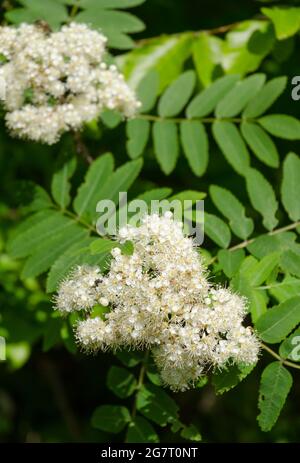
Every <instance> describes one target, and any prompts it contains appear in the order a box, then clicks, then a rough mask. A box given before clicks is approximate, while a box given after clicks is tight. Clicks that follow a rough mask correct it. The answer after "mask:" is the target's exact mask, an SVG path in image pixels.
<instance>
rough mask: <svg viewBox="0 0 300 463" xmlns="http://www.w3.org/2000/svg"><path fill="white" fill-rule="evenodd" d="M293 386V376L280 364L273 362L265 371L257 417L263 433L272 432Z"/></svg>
mask: <svg viewBox="0 0 300 463" xmlns="http://www.w3.org/2000/svg"><path fill="white" fill-rule="evenodd" d="M292 384H293V378H292V375H291V374H290V372H289V371H288V370H287V369H286V368H284V366H282V364H281V363H280V362H272V363H270V364H269V365H268V366H267V367H266V368H265V369H264V371H263V373H262V376H261V382H260V389H259V399H258V407H259V410H260V414H259V415H258V417H257V419H258V423H259V426H260V427H261V429H262V431H270V430H271V429H272V427H273V426H274V424H275V423H276V421H277V419H278V417H279V414H280V412H281V409H282V407H283V405H284V403H285V401H286V398H287V395H288V393H289V391H290V389H291V387H292Z"/></svg>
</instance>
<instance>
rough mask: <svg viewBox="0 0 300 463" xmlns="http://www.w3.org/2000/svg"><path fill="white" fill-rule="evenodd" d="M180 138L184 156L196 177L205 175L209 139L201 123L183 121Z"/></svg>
mask: <svg viewBox="0 0 300 463" xmlns="http://www.w3.org/2000/svg"><path fill="white" fill-rule="evenodd" d="M180 138H181V143H182V147H183V151H184V154H185V156H186V158H187V160H188V163H189V165H190V168H191V169H192V171H193V172H194V174H195V175H197V176H201V175H203V174H204V172H205V171H206V168H207V164H208V137H207V134H206V131H205V127H204V125H203V124H202V123H201V122H200V121H183V122H181V124H180Z"/></svg>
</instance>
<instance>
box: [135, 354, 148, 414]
mask: <svg viewBox="0 0 300 463" xmlns="http://www.w3.org/2000/svg"><path fill="white" fill-rule="evenodd" d="M148 357H149V351H148V350H147V351H146V352H145V356H144V358H143V362H142V365H141V369H140V374H139V379H138V383H137V387H136V390H137V392H136V394H135V398H134V402H133V406H132V411H131V416H132V418H134V417H135V415H136V402H137V394H138V392H139V391H140V389H141V387H142V386H143V384H144V379H145V374H146V363H147V360H148Z"/></svg>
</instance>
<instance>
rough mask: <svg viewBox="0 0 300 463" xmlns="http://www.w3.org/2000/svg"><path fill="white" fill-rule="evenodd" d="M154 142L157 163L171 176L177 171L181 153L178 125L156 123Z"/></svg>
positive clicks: (164, 122) (162, 122)
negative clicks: (179, 152)
mask: <svg viewBox="0 0 300 463" xmlns="http://www.w3.org/2000/svg"><path fill="white" fill-rule="evenodd" d="M153 142H154V151H155V154H156V158H157V161H158V163H159V165H160V167H161V169H162V171H163V172H164V173H165V174H166V175H169V174H170V173H171V172H172V171H173V170H174V169H175V166H176V162H177V157H178V151H179V146H178V135H177V127H176V124H175V123H174V122H170V121H156V122H154V124H153Z"/></svg>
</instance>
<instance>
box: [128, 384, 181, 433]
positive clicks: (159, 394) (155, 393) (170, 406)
mask: <svg viewBox="0 0 300 463" xmlns="http://www.w3.org/2000/svg"><path fill="white" fill-rule="evenodd" d="M136 406H137V410H139V411H140V412H141V413H142V414H143V415H144V416H145V417H146V418H149V419H150V420H152V421H154V422H155V423H157V424H158V425H159V426H166V425H167V424H168V423H170V422H172V421H174V420H177V415H178V406H177V404H176V402H174V400H173V399H172V398H171V397H170V396H169V395H168V394H167V393H166V392H165V391H164V390H163V389H161V388H160V387H157V386H154V384H150V383H149V384H147V385H144V386H142V388H141V389H140V390H139V392H138V394H137V400H136Z"/></svg>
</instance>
